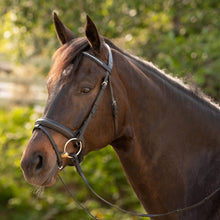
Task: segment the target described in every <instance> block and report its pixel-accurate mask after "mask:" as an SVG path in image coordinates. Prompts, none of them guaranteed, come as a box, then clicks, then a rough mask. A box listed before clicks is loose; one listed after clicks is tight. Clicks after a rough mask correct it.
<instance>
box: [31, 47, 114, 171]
mask: <svg viewBox="0 0 220 220" xmlns="http://www.w3.org/2000/svg"><path fill="white" fill-rule="evenodd" d="M105 45H106V47H107V49H108V65H107V64H105V63H104V62H103V61H102V60H100V59H99V58H97V57H95V56H93V55H91V54H90V53H88V52H83V55H84V56H85V57H88V58H89V59H91V60H92V61H94V62H96V63H97V64H98V65H100V66H101V67H102V68H104V69H105V70H106V75H105V78H104V80H103V82H102V84H101V88H100V90H99V93H98V94H97V96H96V99H95V101H94V103H93V105H92V108H91V110H90V113H89V114H88V116H87V117H86V118H85V120H84V121H83V123H82V125H81V127H80V129H79V130H78V131H77V132H76V133H74V132H73V131H71V130H70V129H68V128H67V127H65V126H63V125H62V124H60V123H58V122H56V121H54V120H52V119H49V118H47V117H45V118H39V119H38V120H37V121H36V122H35V125H34V129H33V130H35V129H40V130H42V131H43V132H44V133H45V134H46V136H47V137H48V139H49V140H50V142H51V144H52V146H53V149H54V151H55V153H56V156H57V164H58V167H59V168H60V169H62V168H63V165H62V158H70V159H72V160H71V161H72V163H73V164H71V165H75V164H74V158H76V157H77V158H78V161H79V162H82V160H83V156H84V151H85V145H84V141H83V136H84V133H85V130H86V127H87V125H88V123H89V122H90V120H91V118H92V116H94V115H95V113H96V110H97V108H98V105H99V103H100V101H101V99H102V97H103V95H104V91H105V89H106V87H107V85H108V84H109V86H110V91H111V100H112V114H113V118H114V128H115V137H116V136H117V133H118V121H117V115H118V108H117V102H116V100H115V98H114V94H113V88H112V83H111V71H112V67H113V57H112V52H111V49H110V47H109V46H108V45H107V44H105ZM47 128H50V129H52V130H54V131H56V132H58V133H60V134H62V135H63V136H64V137H66V138H67V139H68V140H67V142H66V143H65V145H64V150H63V152H59V150H58V147H57V145H56V143H55V141H54V140H53V138H52V136H51V134H50V133H49V132H48V130H47ZM71 143H72V145H73V146H74V148H76V150H77V152H76V153H71V154H70V153H68V150H67V148H69V146H70V144H71ZM71 155H72V156H71Z"/></svg>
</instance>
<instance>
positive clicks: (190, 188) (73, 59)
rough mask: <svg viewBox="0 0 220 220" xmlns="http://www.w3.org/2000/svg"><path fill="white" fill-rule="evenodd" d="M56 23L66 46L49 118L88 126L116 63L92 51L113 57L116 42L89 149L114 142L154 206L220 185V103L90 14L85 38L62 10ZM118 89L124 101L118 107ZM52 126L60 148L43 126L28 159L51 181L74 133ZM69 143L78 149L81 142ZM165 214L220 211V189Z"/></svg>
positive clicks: (29, 176) (202, 216) (88, 134)
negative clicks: (130, 50)
mask: <svg viewBox="0 0 220 220" xmlns="http://www.w3.org/2000/svg"><path fill="white" fill-rule="evenodd" d="M54 24H55V28H56V32H57V36H58V39H59V40H60V42H61V44H62V47H61V48H60V49H58V51H57V52H56V53H55V62H54V64H53V66H52V68H51V71H50V73H49V78H48V93H49V96H48V100H47V104H46V107H45V111H44V114H43V118H47V119H49V120H51V123H52V122H54V123H55V122H57V123H59V125H60V124H62V125H63V126H65V127H66V128H68V129H67V130H68V131H70V132H69V133H71V132H74V133H77V131H79V130H80V128H82V126H83V123H84V122H85V119H86V118H88V116H89V115H90V113H91V109H92V108H93V106H94V102H95V100H97V96H98V94H99V92H100V89H101V88H102V85H103V83H102V81H103V78H105V77H106V71H105V70H104V69H107V68H108V67H106V68H104V69H103V67H102V66H100V65H99V64H98V63H97V62H94V60H91V59H89V57H88V54H91V55H92V56H95V57H97V58H99V60H101V61H102V62H105V63H106V64H107V63H108V59H109V50H108V48H107V46H106V44H108V45H109V46H110V48H111V49H110V51H111V53H112V56H113V67H112V71H111V83H109V85H108V86H107V87H106V90H105V92H104V93H103V97H102V99H100V100H101V101H100V102H99V104H98V108H97V106H96V109H97V112H96V113H95V114H93V117H91V118H90V120H89V123H88V126H87V127H86V129H84V130H85V131H84V134H83V145H84V146H86V147H85V149H84V150H83V156H84V155H86V154H88V153H89V152H90V151H94V150H99V149H101V148H103V147H105V146H107V145H108V144H111V145H112V146H113V148H114V150H115V151H116V153H117V155H118V157H119V159H120V161H121V164H122V166H123V169H124V171H125V173H126V175H127V178H128V180H129V182H130V184H131V186H132V187H133V189H134V191H135V193H136V195H137V196H138V198H139V200H140V202H141V203H142V205H143V206H144V208H145V209H146V210H147V212H149V213H164V212H168V211H170V210H173V209H177V208H181V207H186V206H189V205H192V204H194V203H196V202H198V201H200V200H201V199H203V198H204V197H206V196H207V195H209V194H210V193H211V192H213V191H214V190H215V189H217V188H218V187H219V186H220V135H219V131H220V109H219V107H217V106H215V105H214V104H212V103H211V102H209V101H206V100H205V99H204V98H201V97H198V96H197V95H195V94H194V93H193V92H192V91H190V90H189V89H187V88H186V87H184V86H183V85H181V84H180V83H178V82H177V81H176V80H174V79H172V78H171V77H168V76H166V75H165V74H164V73H163V72H162V71H161V70H159V69H157V68H156V67H155V66H154V65H152V64H151V63H149V62H145V61H142V60H140V59H138V58H136V57H134V56H131V55H129V54H127V53H125V52H123V51H122V50H120V49H119V48H117V47H116V46H115V45H114V44H113V43H112V42H111V41H110V40H108V39H107V38H103V37H101V36H100V35H99V33H98V31H97V29H96V26H95V25H94V23H93V22H92V21H91V19H90V18H89V17H88V18H87V25H86V30H85V33H86V37H83V38H77V37H76V36H75V35H74V34H73V33H72V32H71V31H70V30H69V29H68V28H67V27H66V26H65V25H63V23H62V22H61V21H60V20H59V18H58V17H57V15H56V14H54ZM85 51H87V55H86V56H84V54H83V53H85ZM107 72H108V71H107ZM109 79H110V78H109ZM109 82H110V81H109ZM106 84H107V83H106ZM112 91H114V97H115V100H116V102H117V105H118V111H117V114H114V115H113V114H112V98H111V97H112ZM113 101H114V100H113ZM116 116H117V126H116V124H115V118H116ZM116 129H117V130H118V131H117V132H116ZM46 130H47V132H48V133H49V135H50V137H52V139H53V140H52V141H54V144H55V145H56V146H57V151H58V153H57V151H56V150H53V147H52V144H51V140H50V139H49V138H48V135H46V133H45V132H46V131H43V130H42V129H35V130H34V132H33V135H32V137H31V139H30V141H29V143H28V146H27V148H26V150H25V151H24V153H23V157H22V160H21V167H22V169H23V173H24V176H25V179H26V180H27V181H28V182H29V183H30V184H34V185H40V186H50V185H52V184H54V183H55V181H56V178H57V174H58V172H59V169H58V166H57V159H58V157H60V155H59V154H60V153H61V152H63V151H64V145H65V143H66V141H67V140H68V139H67V136H68V135H66V137H65V135H62V134H63V133H62V132H61V133H60V132H58V131H57V130H56V129H55V130H54V129H51V128H48V127H47V128H46ZM67 133H68V132H67ZM80 144H81V143H80ZM76 150H77V149H76ZM68 151H71V153H74V152H75V147H74V148H73V150H71V149H70V147H68ZM80 153H81V152H80ZM59 160H62V161H61V163H62V166H63V167H65V166H67V165H70V164H71V160H70V159H69V158H68V157H66V158H59ZM158 219H169V220H171V219H187V220H196V219H198V220H206V219H213V220H217V219H220V194H219V193H218V194H216V195H215V196H213V197H212V198H211V199H209V200H208V201H206V203H204V204H203V205H201V206H199V207H197V208H195V209H192V210H190V211H187V212H184V213H180V214H174V215H169V216H166V217H163V218H158Z"/></svg>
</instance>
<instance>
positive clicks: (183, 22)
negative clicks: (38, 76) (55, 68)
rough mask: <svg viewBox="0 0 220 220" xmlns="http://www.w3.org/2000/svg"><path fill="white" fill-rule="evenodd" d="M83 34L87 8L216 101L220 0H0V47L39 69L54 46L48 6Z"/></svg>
mask: <svg viewBox="0 0 220 220" xmlns="http://www.w3.org/2000/svg"><path fill="white" fill-rule="evenodd" d="M53 10H55V11H56V12H58V14H59V16H60V17H61V19H62V20H63V22H64V23H65V24H66V25H67V26H68V27H70V28H71V29H72V30H73V31H74V33H76V34H77V35H79V36H82V35H83V33H84V25H85V20H86V14H89V15H90V16H91V17H92V18H93V19H94V21H95V23H96V24H97V27H98V29H99V30H100V33H101V34H103V35H105V36H107V37H109V38H111V39H113V40H114V42H116V44H118V45H122V47H123V48H124V49H126V48H129V49H130V50H131V51H133V53H134V54H136V55H139V56H142V57H144V58H147V59H148V60H150V61H152V62H153V63H155V64H156V65H158V66H159V67H160V68H162V69H165V70H166V72H171V73H173V74H176V75H178V76H192V77H193V79H194V80H195V81H196V82H197V83H198V84H199V86H201V87H202V89H203V90H204V91H205V92H206V93H208V94H209V95H211V96H212V97H213V98H215V99H216V100H218V101H220V83H219V80H220V73H219V72H220V62H219V61H220V60H219V59H220V56H219V51H220V37H219V36H220V29H219V27H220V17H219V16H218V15H219V12H220V2H219V1H218V0H209V1H199V0H184V1H181V0H165V1H162V0H157V1H153V0H148V1H141V0H136V1H133V0H127V1H126V2H125V1H122V0H117V1H115V0H106V1H101V0H93V1H91V0H66V1H52V0H48V1H43V0H38V1H34V0H16V1H14V0H3V1H1V2H0V16H1V21H0V22H1V24H0V25H1V29H0V45H1V46H0V51H1V52H4V53H5V54H6V55H8V56H10V57H11V58H12V59H13V60H14V61H17V62H29V63H33V64H34V65H37V66H39V67H41V68H42V69H43V72H44V74H45V73H47V72H48V69H49V67H50V57H51V55H52V53H53V52H54V51H55V50H56V49H57V48H58V47H59V44H58V41H57V39H56V36H55V32H54V28H53V25H52V11H53Z"/></svg>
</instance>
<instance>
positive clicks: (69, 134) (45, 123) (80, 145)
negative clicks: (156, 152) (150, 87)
mask: <svg viewBox="0 0 220 220" xmlns="http://www.w3.org/2000/svg"><path fill="white" fill-rule="evenodd" d="M105 46H106V47H107V49H108V64H105V63H104V62H103V61H102V60H100V59H99V58H97V57H95V56H93V55H91V54H90V53H88V52H83V55H84V56H86V57H88V58H89V59H91V60H92V61H94V62H96V63H97V64H98V65H100V66H101V67H102V68H104V69H105V70H106V75H105V78H104V80H103V82H102V84H101V88H100V90H99V92H98V94H97V96H96V99H95V101H94V103H93V105H92V108H91V110H90V112H89V114H88V116H87V117H86V118H85V120H84V121H83V123H82V125H81V127H80V129H79V130H78V131H77V132H76V133H74V132H73V131H71V130H70V129H68V128H67V127H65V126H63V125H62V124H60V123H58V122H56V121H54V120H52V119H49V118H47V117H45V118H39V119H38V120H37V121H36V122H35V125H34V129H33V130H35V129H40V130H42V131H43V132H44V133H45V134H46V136H47V137H48V139H49V140H50V142H51V144H52V146H53V149H54V151H55V153H56V156H57V164H58V168H59V169H62V168H63V165H62V158H69V159H70V160H71V161H72V164H71V165H74V166H75V167H76V170H77V172H78V174H79V175H80V176H81V177H82V179H83V180H84V182H85V183H86V185H87V187H88V188H89V190H90V191H91V192H92V193H93V194H94V195H95V196H96V197H97V198H99V199H100V200H101V201H103V202H104V203H106V204H108V205H110V206H112V207H114V208H116V209H118V210H119V211H122V212H124V213H127V214H130V215H134V216H139V217H150V218H152V217H162V216H167V215H171V214H177V213H180V212H184V211H187V210H191V209H194V208H196V207H198V206H201V205H202V204H204V203H205V202H206V201H207V200H209V199H210V198H212V197H213V196H214V195H216V194H217V193H218V192H219V191H220V187H219V188H217V189H216V190H215V191H213V192H212V193H210V194H209V195H208V196H206V197H204V198H203V199H202V200H200V201H199V202H197V203H195V204H193V205H190V206H187V207H185V208H181V209H176V210H172V211H169V212H166V213H161V214H141V213H135V212H131V211H127V210H124V209H122V208H119V207H117V206H116V205H114V204H112V203H110V202H108V201H106V200H105V199H103V198H102V197H101V196H99V195H98V194H97V193H96V192H95V191H94V190H93V189H92V187H91V186H90V185H89V183H88V181H87V179H86V177H85V175H84V173H83V171H82V169H81V166H80V162H82V160H83V156H84V151H85V144H84V133H85V130H86V128H87V126H88V124H89V122H90V120H91V118H92V116H94V115H95V113H96V110H97V108H98V105H99V103H100V101H101V99H102V97H103V95H104V92H105V90H106V87H107V85H108V84H109V87H110V91H111V101H112V114H113V119H114V128H115V138H116V137H117V134H118V119H117V118H118V107H117V102H116V100H115V98H114V93H113V88H112V82H111V72H112V68H113V57H112V52H111V49H110V47H109V46H108V45H107V44H106V43H105ZM47 128H50V129H52V130H54V131H56V132H58V133H60V134H62V135H63V136H64V137H66V138H67V139H68V140H67V142H66V143H65V145H64V150H63V153H61V154H60V152H59V150H58V147H57V145H56V143H55V141H54V140H53V138H52V136H51V134H50V133H49V132H48V131H47ZM69 143H72V144H73V146H74V148H76V149H77V152H76V153H68V152H67V146H68V145H69ZM58 176H59V178H60V180H61V182H62V183H63V184H64V186H65V189H66V191H67V192H68V193H69V195H70V196H71V197H72V198H73V199H74V200H75V202H76V203H77V204H78V205H79V206H80V207H81V208H82V209H84V210H85V211H86V212H87V213H88V214H89V215H90V217H92V218H93V219H96V220H98V219H97V218H96V217H95V216H93V215H92V214H91V213H90V212H89V211H88V210H87V209H86V208H85V207H84V206H83V205H82V204H80V203H79V202H78V201H77V200H76V199H75V197H74V196H73V195H72V193H71V192H70V191H69V189H68V187H67V186H66V185H65V183H64V182H63V180H62V178H61V177H60V175H58Z"/></svg>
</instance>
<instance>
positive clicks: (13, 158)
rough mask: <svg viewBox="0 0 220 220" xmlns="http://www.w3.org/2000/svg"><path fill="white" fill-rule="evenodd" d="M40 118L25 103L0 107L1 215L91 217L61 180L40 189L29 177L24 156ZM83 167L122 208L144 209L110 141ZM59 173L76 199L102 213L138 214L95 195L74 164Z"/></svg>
mask: <svg viewBox="0 0 220 220" xmlns="http://www.w3.org/2000/svg"><path fill="white" fill-rule="evenodd" d="M38 117H39V114H37V113H36V111H35V110H34V109H29V108H24V107H23V108H21V107H19V108H14V109H13V110H10V111H7V110H3V109H1V110H0V133H1V136H0V152H1V157H0V164H1V166H0V173H1V179H0V213H1V219H2V220H7V219H12V220H13V219H16V220H23V219H33V220H35V219H36V220H38V219H45V220H49V219H61V220H62V219H66V218H70V219H79V220H80V219H82V220H85V219H90V217H89V216H88V215H87V214H86V213H85V212H84V211H82V210H81V209H80V208H79V207H78V206H77V205H76V204H75V203H74V202H73V201H72V199H71V198H70V196H69V195H67V194H66V192H65V190H64V187H63V186H62V184H61V183H60V182H59V181H58V182H57V183H56V184H55V185H54V186H53V187H50V188H36V187H33V186H30V185H29V184H28V183H27V182H25V180H24V178H23V174H22V171H21V169H20V159H21V156H22V152H23V150H24V149H25V146H26V144H27V141H28V139H29V138H30V136H31V130H32V127H33V124H34V120H36V119H37V118H38ZM82 168H83V170H84V172H85V175H86V176H87V177H88V181H89V182H90V184H91V185H92V186H93V187H94V189H95V191H96V192H97V193H98V194H100V195H102V196H103V197H104V198H106V199H108V200H110V201H112V202H113V203H115V204H117V205H119V206H122V207H124V208H127V209H130V210H138V211H142V212H144V210H143V209H142V208H141V207H140V204H139V202H138V200H137V198H136V197H135V195H134V193H133V191H132V190H131V188H130V186H129V185H128V183H127V180H126V178H125V176H124V173H123V171H122V169H121V167H120V163H119V161H118V159H117V158H116V155H115V154H114V152H113V150H112V149H111V147H110V146H108V147H106V149H104V150H101V151H100V152H94V153H91V154H89V155H88V156H87V157H86V158H85V161H84V162H83V163H82ZM61 176H62V177H63V179H64V181H65V182H66V184H67V185H68V187H69V189H70V190H71V191H72V192H73V194H74V195H75V196H76V197H77V199H78V200H79V201H81V202H82V204H84V206H86V207H87V208H88V209H89V210H91V211H92V213H93V214H94V215H96V216H97V217H98V218H100V219H115V220H116V219H122V220H123V219H124V220H128V219H133V220H134V219H137V218H132V217H130V216H127V215H125V214H121V213H118V212H117V211H116V210H114V209H112V208H109V207H107V206H105V205H104V204H102V203H101V202H99V201H98V200H96V199H95V198H94V197H93V196H92V195H91V193H90V192H89V191H88V189H87V187H86V185H85V184H84V183H83V181H82V180H81V178H80V177H79V176H78V174H77V173H76V171H75V169H74V168H73V167H67V168H65V169H64V170H63V171H62V173H61Z"/></svg>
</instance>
